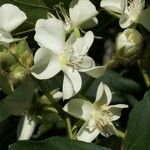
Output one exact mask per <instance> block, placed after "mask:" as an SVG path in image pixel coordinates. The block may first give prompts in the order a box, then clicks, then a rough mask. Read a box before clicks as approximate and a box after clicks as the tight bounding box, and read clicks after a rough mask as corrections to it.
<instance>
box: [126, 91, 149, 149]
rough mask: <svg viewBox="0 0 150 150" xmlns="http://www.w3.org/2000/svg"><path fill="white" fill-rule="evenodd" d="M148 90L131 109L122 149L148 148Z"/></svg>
mask: <svg viewBox="0 0 150 150" xmlns="http://www.w3.org/2000/svg"><path fill="white" fill-rule="evenodd" d="M149 125H150V91H149V92H147V93H146V95H145V96H144V99H143V100H142V101H141V102H139V103H138V104H137V105H136V106H135V107H134V108H133V110H132V111H131V114H130V117H129V121H128V128H127V135H126V137H125V140H124V143H123V147H124V150H149V149H150V126H149Z"/></svg>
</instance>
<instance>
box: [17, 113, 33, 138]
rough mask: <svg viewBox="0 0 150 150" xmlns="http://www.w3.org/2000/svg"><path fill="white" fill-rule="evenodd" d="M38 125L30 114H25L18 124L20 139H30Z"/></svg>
mask: <svg viewBox="0 0 150 150" xmlns="http://www.w3.org/2000/svg"><path fill="white" fill-rule="evenodd" d="M35 127H36V122H35V121H34V120H32V119H31V118H30V117H29V116H27V115H25V116H24V117H23V118H22V119H21V120H20V122H19V125H18V129H17V130H18V131H17V132H18V133H17V134H18V135H17V136H18V140H28V139H30V138H31V136H32V134H33V132H34V130H35Z"/></svg>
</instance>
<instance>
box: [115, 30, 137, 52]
mask: <svg viewBox="0 0 150 150" xmlns="http://www.w3.org/2000/svg"><path fill="white" fill-rule="evenodd" d="M129 30H130V29H126V30H125V31H129ZM125 31H124V32H123V33H120V34H118V36H117V38H116V50H120V49H123V48H125V49H126V50H127V49H130V48H132V47H134V46H135V43H133V42H130V41H129V40H128V39H127V37H126V35H125Z"/></svg>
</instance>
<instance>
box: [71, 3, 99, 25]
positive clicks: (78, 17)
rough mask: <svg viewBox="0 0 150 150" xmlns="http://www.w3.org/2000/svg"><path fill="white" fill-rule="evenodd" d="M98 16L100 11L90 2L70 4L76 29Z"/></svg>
mask: <svg viewBox="0 0 150 150" xmlns="http://www.w3.org/2000/svg"><path fill="white" fill-rule="evenodd" d="M87 8H88V9H87ZM89 10H90V11H89ZM97 14H98V11H97V10H96V8H95V6H94V5H93V4H92V3H91V2H90V1H89V0H73V1H72V2H71V3H70V6H69V15H70V18H71V21H72V23H73V25H74V26H75V27H77V26H79V25H81V24H83V23H85V22H87V21H89V20H91V19H92V18H93V17H95V16H96V15H97Z"/></svg>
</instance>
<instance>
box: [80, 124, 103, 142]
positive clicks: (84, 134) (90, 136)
mask: <svg viewBox="0 0 150 150" xmlns="http://www.w3.org/2000/svg"><path fill="white" fill-rule="evenodd" d="M88 125H89V122H85V123H84V124H83V126H82V127H81V129H80V130H79V131H78V133H77V140H79V141H84V142H88V143H90V142H92V141H93V140H94V139H95V138H96V137H97V136H98V134H99V132H100V131H99V130H98V129H96V128H94V129H93V130H92V131H91V130H90V129H89V127H88Z"/></svg>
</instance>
